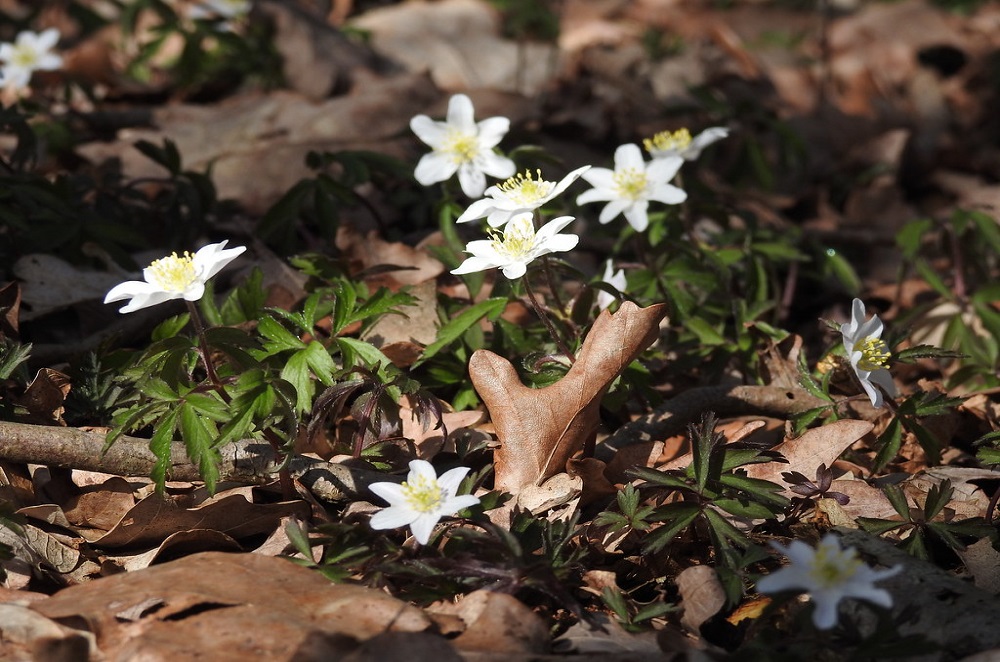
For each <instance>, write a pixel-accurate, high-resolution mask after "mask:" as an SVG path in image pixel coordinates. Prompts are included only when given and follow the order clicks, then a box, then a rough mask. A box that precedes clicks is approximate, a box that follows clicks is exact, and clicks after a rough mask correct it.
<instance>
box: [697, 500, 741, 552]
mask: <svg viewBox="0 0 1000 662" xmlns="http://www.w3.org/2000/svg"><path fill="white" fill-rule="evenodd" d="M705 519H707V520H708V525H709V527H711V529H712V530H713V531H714V532H715V534H716V535H717V536H718V537H719V538H720V539H722V540H723V541H726V540H728V541H729V542H731V543H733V544H735V545H738V546H739V547H742V548H744V549H745V548H746V547H748V546H749V545H750V540H749V539H748V538H747V537H746V536H745V535H743V533H742V532H740V530H739V529H737V528H736V527H735V526H733V524H732V523H731V522H730V521H729V520H727V519H726V518H725V517H723V516H722V515H721V514H720V513H719V512H718V511H716V510H712V509H711V508H707V509H706V510H705Z"/></svg>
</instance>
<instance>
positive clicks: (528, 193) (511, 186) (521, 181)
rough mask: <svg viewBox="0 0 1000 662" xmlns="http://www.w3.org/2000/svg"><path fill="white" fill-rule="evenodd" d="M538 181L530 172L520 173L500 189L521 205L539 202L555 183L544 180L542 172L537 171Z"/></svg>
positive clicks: (501, 185) (500, 186)
mask: <svg viewBox="0 0 1000 662" xmlns="http://www.w3.org/2000/svg"><path fill="white" fill-rule="evenodd" d="M535 174H537V175H538V179H535V178H534V176H532V174H531V171H530V170H525V171H524V173H523V174H522V173H518V174H516V175H514V176H513V177H511V178H510V179H508V180H507V181H505V182H504V183H503V184H500V185H499V186H498V188H499V189H500V190H501V191H503V192H504V193H505V194H507V197H508V198H510V199H511V200H513V201H514V202H517V203H519V204H528V203H533V202H537V201H538V200H541V199H542V198H544V197H545V196H547V195H548V194H549V191H551V190H552V186H553V183H552V182H547V181H545V180H544V179H542V171H541V170H536V171H535Z"/></svg>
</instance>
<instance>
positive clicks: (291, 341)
mask: <svg viewBox="0 0 1000 662" xmlns="http://www.w3.org/2000/svg"><path fill="white" fill-rule="evenodd" d="M257 331H258V332H260V334H261V335H262V336H264V337H265V338H267V340H268V342H266V343H265V344H264V345H265V347H266V348H267V351H268V352H269V354H277V353H278V352H283V351H286V350H297V349H303V348H304V347H305V346H306V344H305V343H304V342H302V341H301V340H299V339H298V338H297V337H296V336H295V335H293V334H292V333H291V332H290V331H289V330H288V329H286V328H285V327H284V326H282V325H281V323H280V322H278V321H277V320H276V319H274V318H273V317H270V316H264V317H262V318H261V319H260V322H258V323H257Z"/></svg>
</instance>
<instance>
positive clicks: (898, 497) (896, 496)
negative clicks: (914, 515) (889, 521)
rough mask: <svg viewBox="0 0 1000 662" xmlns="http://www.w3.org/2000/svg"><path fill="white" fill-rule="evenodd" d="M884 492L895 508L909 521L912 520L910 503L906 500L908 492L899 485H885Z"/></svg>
mask: <svg viewBox="0 0 1000 662" xmlns="http://www.w3.org/2000/svg"><path fill="white" fill-rule="evenodd" d="M882 493H883V494H885V496H886V498H887V499H889V503H890V504H892V508H893V510H895V511H896V512H897V513H899V516H900V517H902V518H903V519H904V520H906V521H907V522H909V521H910V519H911V517H910V505H909V504H908V503H907V501H906V494H904V493H903V490H902V489H900V487H899V485H885V486H883V487H882Z"/></svg>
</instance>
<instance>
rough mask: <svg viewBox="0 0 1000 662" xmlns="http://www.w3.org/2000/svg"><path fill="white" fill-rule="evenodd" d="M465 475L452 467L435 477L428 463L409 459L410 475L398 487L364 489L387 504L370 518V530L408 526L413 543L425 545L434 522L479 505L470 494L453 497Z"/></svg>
mask: <svg viewBox="0 0 1000 662" xmlns="http://www.w3.org/2000/svg"><path fill="white" fill-rule="evenodd" d="M467 473H469V468H468V467H455V468H454V469H450V470H448V471H446V472H444V473H443V474H441V477H440V478H439V477H438V475H437V472H436V471H435V470H434V466H433V465H432V464H431V463H430V462H427V461H426V460H412V461H411V462H410V473H409V474H407V476H406V482H404V483H403V484H402V485H400V484H399V483H388V482H386V483H372V484H371V485H369V486H368V488H369V489H370V490H371V491H372V492H374V493H375V494H377V495H378V496H380V497H382V498H383V499H385V500H386V501H387V502H389V507H388V508H385V509H384V510H380V511H379V512H377V513H375V514H374V515H372V518H371V522H370V524H371V527H372V528H373V529H395V528H398V527H401V526H409V527H410V531H411V532H412V533H413V537H414V538H416V539H417V542H419V543H420V544H421V545H425V544H427V541H428V540H429V539H430V537H431V532H432V531H433V530H434V526H435V525H436V524H437V523H438V520H440V519H441V518H442V517H445V516H447V515H454V514H455V513H457V512H458V511H460V510H462V509H463V508H468V507H470V506H474V505H476V504H477V503H479V497H477V496H474V495H472V494H461V495H456V493H457V492H458V486H459V485H460V484H461V482H462V479H463V478H465V475H466V474H467Z"/></svg>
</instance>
